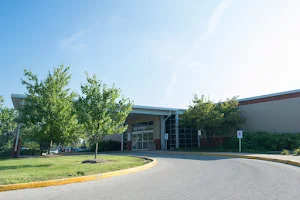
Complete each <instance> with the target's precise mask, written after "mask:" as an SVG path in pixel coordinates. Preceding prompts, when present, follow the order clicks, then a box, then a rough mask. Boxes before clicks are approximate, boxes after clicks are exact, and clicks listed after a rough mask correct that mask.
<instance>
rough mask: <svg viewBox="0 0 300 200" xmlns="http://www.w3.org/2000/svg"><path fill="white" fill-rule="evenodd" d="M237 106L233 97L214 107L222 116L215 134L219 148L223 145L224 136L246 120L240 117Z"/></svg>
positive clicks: (237, 103)
mask: <svg viewBox="0 0 300 200" xmlns="http://www.w3.org/2000/svg"><path fill="white" fill-rule="evenodd" d="M238 105H239V102H238V101H237V97H233V98H231V99H229V98H227V99H226V100H225V101H223V102H222V101H220V102H219V103H218V104H217V106H216V109H217V111H218V112H219V113H221V114H223V120H222V121H221V124H220V126H219V129H218V130H217V131H216V133H215V134H216V135H217V136H218V141H219V146H220V147H221V146H222V144H223V137H224V135H226V134H227V133H228V132H229V131H230V130H232V129H237V128H238V126H239V125H240V124H243V123H245V122H246V118H244V117H242V115H241V113H240V109H239V107H238Z"/></svg>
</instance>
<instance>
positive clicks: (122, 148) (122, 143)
mask: <svg viewBox="0 0 300 200" xmlns="http://www.w3.org/2000/svg"><path fill="white" fill-rule="evenodd" d="M123 150H124V133H122V140H121V151H123Z"/></svg>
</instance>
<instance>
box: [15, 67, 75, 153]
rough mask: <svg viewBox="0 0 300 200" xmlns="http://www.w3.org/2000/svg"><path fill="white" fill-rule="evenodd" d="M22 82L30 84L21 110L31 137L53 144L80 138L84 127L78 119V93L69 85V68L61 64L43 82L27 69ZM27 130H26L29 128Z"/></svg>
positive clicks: (49, 146) (21, 116) (42, 142)
mask: <svg viewBox="0 0 300 200" xmlns="http://www.w3.org/2000/svg"><path fill="white" fill-rule="evenodd" d="M24 76H25V77H26V78H27V80H23V79H22V84H23V85H25V86H26V89H27V94H26V95H27V96H26V103H25V106H24V107H23V108H21V109H20V121H21V122H22V123H23V124H24V125H25V130H26V129H30V131H29V132H27V134H28V136H29V137H31V138H32V139H33V140H34V141H36V142H38V143H39V144H40V145H41V146H45V143H47V144H48V149H50V148H51V147H52V144H53V143H68V142H71V141H72V140H74V139H77V138H78V134H79V133H80V131H79V130H80V127H79V125H78V122H77V116H76V110H75V107H74V98H75V97H76V96H77V95H76V94H75V93H74V92H71V91H70V89H69V88H67V86H68V84H69V81H70V79H71V75H70V74H69V67H64V66H63V65H61V66H60V67H58V68H54V70H53V72H52V73H51V72H50V71H49V72H48V75H47V77H46V78H45V79H44V80H42V81H40V80H39V79H38V77H37V75H34V74H33V73H32V71H28V70H26V69H25V70H24ZM25 132H26V131H25Z"/></svg>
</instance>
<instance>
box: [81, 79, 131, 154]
mask: <svg viewBox="0 0 300 200" xmlns="http://www.w3.org/2000/svg"><path fill="white" fill-rule="evenodd" d="M81 92H82V96H80V97H79V99H78V101H77V109H78V116H79V121H80V123H82V124H83V126H84V127H85V131H86V133H87V136H88V138H89V139H90V141H93V143H95V144H96V149H95V159H96V158H97V152H98V142H99V141H101V140H102V139H103V138H104V136H105V135H109V134H114V133H122V132H124V131H125V130H126V129H127V125H125V120H126V118H127V116H128V115H129V113H130V111H131V110H132V102H131V101H130V100H129V99H128V98H125V97H124V96H123V95H122V94H121V90H120V89H119V88H116V87H115V86H113V87H111V88H110V87H108V86H107V85H105V84H102V82H101V81H100V80H97V78H96V75H94V76H93V77H89V76H88V75H87V84H84V85H81Z"/></svg>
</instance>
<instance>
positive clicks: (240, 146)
mask: <svg viewBox="0 0 300 200" xmlns="http://www.w3.org/2000/svg"><path fill="white" fill-rule="evenodd" d="M237 138H238V139H239V152H242V138H243V131H242V130H238V131H237Z"/></svg>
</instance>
